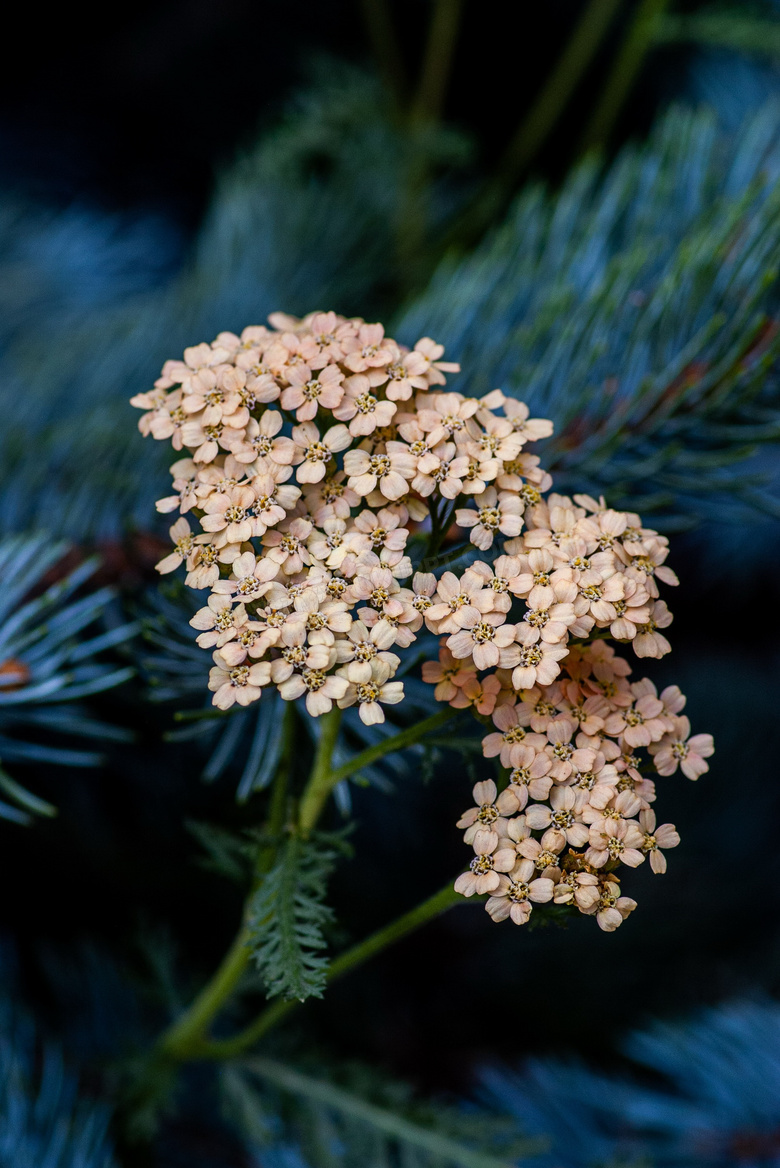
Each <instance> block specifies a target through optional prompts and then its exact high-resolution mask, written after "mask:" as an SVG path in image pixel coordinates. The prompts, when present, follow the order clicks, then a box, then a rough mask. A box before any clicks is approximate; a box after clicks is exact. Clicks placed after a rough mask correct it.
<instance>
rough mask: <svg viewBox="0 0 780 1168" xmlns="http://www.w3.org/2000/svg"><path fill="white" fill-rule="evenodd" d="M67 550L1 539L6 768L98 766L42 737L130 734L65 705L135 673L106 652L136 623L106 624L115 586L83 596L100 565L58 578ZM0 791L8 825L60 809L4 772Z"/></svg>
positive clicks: (0, 668) (35, 538)
mask: <svg viewBox="0 0 780 1168" xmlns="http://www.w3.org/2000/svg"><path fill="white" fill-rule="evenodd" d="M67 551H68V546H67V544H65V543H62V542H60V541H57V540H52V539H50V538H49V537H48V536H46V535H41V534H37V535H24V536H13V537H8V538H6V539H4V540H0V758H1V759H2V760H3V761H4V762H5V763H7V762H13V763H25V762H40V763H50V764H53V765H55V766H94V765H96V764H97V763H99V762H100V761H101V756H100V755H99V754H96V753H95V752H94V751H91V750H90V751H86V750H74V749H72V748H70V747H61V746H57V745H53V744H52V743H51V741H50V742H47V741H46V740H45V739H46V737H49V738H50V739H51V737H52V736H59V735H61V734H64V735H68V736H81V737H87V738H108V739H111V738H115V739H116V738H120V739H121V738H126V737H127V735H126V734H125V732H124V731H121V730H119V729H117V728H115V727H111V726H108V725H105V724H104V723H101V722H97V721H96V720H95V719H93V718H91V717H89V715H88V714H87V713H86V711H85V710H84V709H83V708H82V707H81V706H80V705H72V706H71V705H70V703H71V702H73V703H75V702H79V701H80V700H82V699H84V698H87V697H90V696H92V695H93V694H97V693H101V692H102V691H104V690H106V689H110V688H111V687H112V686H116V685H120V684H121V683H122V682H123V681H126V680H127V679H128V678H129V677H130V676H132V673H133V670H132V669H131V668H129V667H122V668H118V667H117V666H116V664H113V663H112V662H111V661H106V660H104V659H103V654H104V653H105V652H106V651H107V650H111V649H112V648H113V647H114V646H116V645H119V644H121V643H123V642H125V641H127V640H128V639H129V638H130V637H132V636H133V634H134V633H135V632H136V628H137V626H135V625H132V624H127V623H126V622H124V621H122V620H121V618H119V617H117V615H116V614H113V616H112V617H111V619H110V620H109V616H110V612H111V610H110V605H111V602H112V601H113V597H114V593H113V591H112V589H110V588H100V589H98V590H97V591H94V592H89V593H87V594H86V595H80V594H79V593H80V590H81V589H82V588H83V587H84V585H85V584H86V583H87V581H88V580H89V578H90V577H91V576H92V575H94V573H95V570H96V569H97V567H98V561H97V560H96V559H94V558H93V559H88V560H85V561H84V562H83V563H81V564H79V565H78V566H77V567H76V568H73V569H72V570H71V571H65V572H60V571H59V570H58V565H60V564H61V562H62V560H63V557H64V556H65V554H66V552H67ZM52 575H53V576H54V579H53V581H52V582H49V581H50V580H51V577H52ZM42 737H43V739H44V740H43V741H41V738H42ZM0 790H2V792H3V794H4V795H5V796H6V797H7V798H8V799H9V800H10V803H6V802H2V801H0V816H2V817H4V818H6V819H14V820H16V821H17V822H22V823H26V822H29V817H30V815H36V814H37V815H52V814H55V812H56V809H55V808H54V807H52V806H51V804H49V803H47V802H45V801H44V800H42V799H39V798H38V797H37V796H35V795H32V794H31V793H30V792H29V791H27V790H26V789H25V788H24V787H23V786H22V785H21V784H20V783H19V782H18V781H17V780H16V779H15V778H13V777H11V776H10V775H8V774H7V773H6V772H5V770H4V769H3V768H0Z"/></svg>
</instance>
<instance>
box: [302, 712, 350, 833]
mask: <svg viewBox="0 0 780 1168" xmlns="http://www.w3.org/2000/svg"><path fill="white" fill-rule="evenodd" d="M320 722H321V725H322V729H321V731H320V738H319V741H318V743H317V751H316V754H315V756H314V765H313V767H312V771H311V775H310V776H309V781H308V783H307V784H306V788H305V790H304V792H303V794H302V795H301V802H300V806H299V808H298V826H299V828H300V832H301V835H302V836H304V837H305V836H307V835H309V833H310V832H311V830H312V828H313V827H314V825H315V823H316V822H317V820H318V819H319V817H320V813H321V811H322V809H323V807H324V806H325V803H326V801H327V798H328V795H329V794H330V793H331V791H332V790H333V788H334V786H335V785H336V782H334V780H333V771H332V770H331V761H332V759H333V751H334V750H335V749H336V742H337V741H338V736H339V728H340V726H341V710H340V709H339V708H338V707H337V706H334V707H333V709H332V710H331V711H330V713H329V714H323V716H322V718H321V719H320ZM336 781H338V780H336Z"/></svg>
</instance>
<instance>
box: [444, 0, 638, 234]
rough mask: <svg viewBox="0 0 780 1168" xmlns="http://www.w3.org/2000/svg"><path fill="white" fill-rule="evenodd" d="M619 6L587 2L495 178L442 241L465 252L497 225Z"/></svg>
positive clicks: (615, 0)
mask: <svg viewBox="0 0 780 1168" xmlns="http://www.w3.org/2000/svg"><path fill="white" fill-rule="evenodd" d="M620 4H621V0H590V3H589V4H588V5H587V6H586V8H585V10H584V12H583V14H582V16H581V18H580V20H579V22H578V23H577V26H576V28H575V29H574V31H573V33H572V34H571V36H570V38H569V40H568V43H567V44H566V47H565V48H564V50H563V52H562V54H561V56H560V57H559V58H558V62H557V64H556V65H555V67H554V68H553V70H552V72H550V73H549V74H548V76H547V80H546V82H545V84H544V86H543V88H542V90H541V92H540V93H539V94H538V96H537V98H536V100H535V101H534V103H533V105H532V106H531V108H530V110H528V112H527V113H526V114H525V116H524V117H523V120H522V121H521V123H520V125H519V126H518V128H517V130H516V132H515V135H514V137H513V138H512V140H511V141H510V143H509V145H508V146H507V148H506V150H505V151H504V154H503V157H502V158H501V161H500V162H499V165H498V167H497V170H496V174H495V177H494V178H492V179H491V180H490V181H489V182H488V183H487V184H486V186H485V188H484V190H483V191H482V193H481V194H478V195H477V197H476V199H475V200H474V201H473V202H472V203H471V204H470V205H469V206H468V207H467V208H466V210H465V211H464V213H463V214H462V215H461V216H459V218H458V221H457V222H456V223H455V225H454V227H453V228H452V229H450V230H449V231H448V232H447V233H446V235H445V238H444V240H443V241H442V245H441V246H442V250H444V249H445V248H446V247H448V246H453V245H454V246H461V247H468V246H470V245H471V244H473V243H475V242H476V240H477V239H478V238H479V237H480V236H481V235H482V233H483V232H484V231H485V230H486V229H487V228H488V227H489V226H490V224H491V223H492V222H494V221H495V218H496V216H497V215H499V214H500V213H501V212H502V210H503V208H504V206H505V204H506V202H507V200H508V198H509V196H510V195H511V192H512V189H513V187H514V186H515V183H516V182H517V180H518V178H519V177H520V176H521V175H522V174H523V173H524V172H525V171H526V170H527V169H528V167H529V166H530V164H531V163H532V162H533V160H534V159H535V158H536V156H537V154H538V153H539V150H540V149H541V147H542V146H543V145H544V143H545V142H546V141H547V139H548V137H549V135H550V133H551V131H552V130H553V128H554V127H555V125H556V123H557V122H558V119H559V118H560V116H561V114H562V113H563V111H564V109H565V108H566V106H567V105H568V103H569V100H570V98H571V96H572V94H573V93H574V91H575V89H576V88H577V86H578V84H579V83H580V81H581V79H582V78H583V76H584V74H585V72H586V70H587V69H588V67H589V66H590V64H591V62H592V61H593V59H594V57H595V56H596V53H597V52H598V50H599V48H600V46H601V45H602V43H603V41H604V38H605V37H606V35H607V32H608V31H609V27H610V25H611V23H612V21H613V18H614V16H615V14H616V12H617V10H618V9H619V7H620Z"/></svg>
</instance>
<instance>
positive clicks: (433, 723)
mask: <svg viewBox="0 0 780 1168" xmlns="http://www.w3.org/2000/svg"><path fill="white" fill-rule="evenodd" d="M459 713H460V710H453V709H452V707H450V706H447V707H446V708H445V709H443V710H439V712H438V714H431V716H430V718H425V719H424V720H423V721H422V722H416V723H415V724H414V726H408V727H407V728H406V730H401V731H400V733H398V734H393V735H392V737H390V738H383V739H382V741H381V742H376V743H374V745H373V746H368V747H366V749H365V750H361V752H360V754H356V755H355V756H354V758H350V759H349V760H348V761H347V762H345V763H343V764H342V765H341V766H340V767H339V768H338V770H335V771H332V772H331V774H330V777H329V784H330V787H329V789H331V790H332V789H333V787H335V786H336V784H337V783H340V782H341V780H342V779H348V778H349V776H350V775H354V774H355V773H356V772H357V771H361V770H362V769H363V767H367V766H371V764H372V763H375V762H376V761H377V759H380V758H383V757H384V755H386V754H392V753H393V751H396V750H404V749H405V748H406V747H407V746H412V745H413V744H414V743H415V742H419V740H420V739H421V738H424V737H425V735H426V734H427V733H428V732H429V731H430V730H438V729H439V727H440V726H443V725H444V724H445V722H449V721H450V719H452V718H455V717H457V715H458V714H459Z"/></svg>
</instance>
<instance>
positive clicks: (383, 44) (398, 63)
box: [360, 0, 407, 110]
mask: <svg viewBox="0 0 780 1168" xmlns="http://www.w3.org/2000/svg"><path fill="white" fill-rule="evenodd" d="M360 7H361V9H362V12H363V23H364V25H365V28H366V32H367V33H368V39H369V41H370V43H371V50H372V52H373V54H374V58H375V60H376V63H377V68H378V70H379V75H380V77H381V78H382V84H383V85H384V87H385V90H386V91H387V93H388V96H389V97H390V99H391V101H392V102H393V104H394V106H395V107H396V110H400V109H401V108H402V106H403V103H404V100H405V97H406V90H407V81H406V70H405V69H404V62H403V57H402V56H401V48H400V45H399V44H398V38H397V37H396V35H395V28H394V25H393V18H392V15H391V10H390V5H389V4H388V3H387V0H360Z"/></svg>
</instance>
